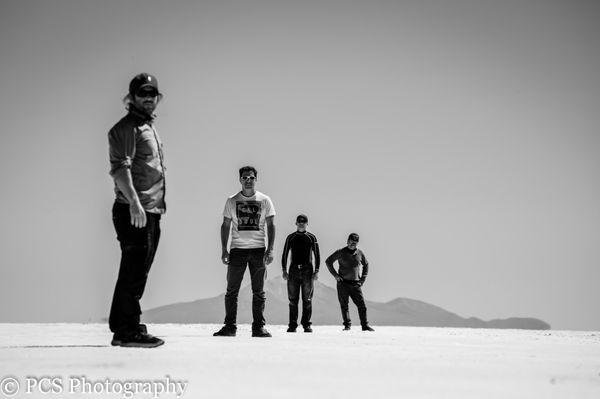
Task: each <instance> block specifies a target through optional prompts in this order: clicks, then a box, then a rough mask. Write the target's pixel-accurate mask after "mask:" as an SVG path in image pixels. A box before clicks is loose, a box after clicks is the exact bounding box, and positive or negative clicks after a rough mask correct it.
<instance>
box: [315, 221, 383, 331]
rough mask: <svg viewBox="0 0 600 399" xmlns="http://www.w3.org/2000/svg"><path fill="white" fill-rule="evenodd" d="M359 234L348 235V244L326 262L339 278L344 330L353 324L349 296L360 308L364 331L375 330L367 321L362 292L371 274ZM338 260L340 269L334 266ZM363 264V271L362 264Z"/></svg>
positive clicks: (338, 287) (359, 313)
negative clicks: (360, 247) (359, 245)
mask: <svg viewBox="0 0 600 399" xmlns="http://www.w3.org/2000/svg"><path fill="white" fill-rule="evenodd" d="M358 240H359V237H358V234H356V233H352V234H350V235H349V236H348V242H347V245H346V246H345V247H344V248H341V249H338V250H337V251H335V252H334V253H333V254H331V255H330V256H329V257H328V258H327V260H325V264H326V265H327V269H329V272H330V273H331V274H332V275H333V277H334V278H335V279H336V280H337V292H338V300H339V301H340V307H341V309H342V318H343V320H344V330H345V331H347V330H350V326H351V325H352V323H351V320H350V313H349V311H348V298H352V302H354V304H355V305H356V307H357V308H358V316H359V317H360V324H361V325H362V330H363V331H374V330H373V328H371V326H369V322H368V321H367V306H366V305H365V299H364V297H363V293H362V289H361V287H362V285H363V284H364V283H365V280H366V279H367V275H368V274H369V262H368V261H367V258H366V257H365V254H364V253H363V252H362V251H361V250H360V249H358V248H357V245H358ZM335 261H337V262H338V264H339V268H338V271H336V270H335V269H334V268H333V263H334V262H335ZM361 265H362V273H361V271H360V266H361Z"/></svg>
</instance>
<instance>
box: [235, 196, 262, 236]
mask: <svg viewBox="0 0 600 399" xmlns="http://www.w3.org/2000/svg"><path fill="white" fill-rule="evenodd" d="M261 210H262V204H261V202H260V201H236V202H235V213H236V215H237V220H238V231H258V230H259V227H258V225H259V222H260V215H261Z"/></svg>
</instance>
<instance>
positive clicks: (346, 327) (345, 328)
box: [342, 326, 350, 331]
mask: <svg viewBox="0 0 600 399" xmlns="http://www.w3.org/2000/svg"><path fill="white" fill-rule="evenodd" d="M342 331H350V326H344V329H343V330H342Z"/></svg>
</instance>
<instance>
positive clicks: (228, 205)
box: [223, 198, 233, 219]
mask: <svg viewBox="0 0 600 399" xmlns="http://www.w3.org/2000/svg"><path fill="white" fill-rule="evenodd" d="M223 216H224V217H226V218H228V219H233V200H232V199H231V198H227V201H225V208H224V209H223Z"/></svg>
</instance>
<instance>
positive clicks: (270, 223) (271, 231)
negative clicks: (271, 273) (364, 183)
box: [265, 216, 275, 265]
mask: <svg viewBox="0 0 600 399" xmlns="http://www.w3.org/2000/svg"><path fill="white" fill-rule="evenodd" d="M266 221H267V235H268V239H269V242H268V245H267V251H266V252H265V264H266V265H270V264H271V262H273V243H274V242H275V216H268V217H267V219H266Z"/></svg>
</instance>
